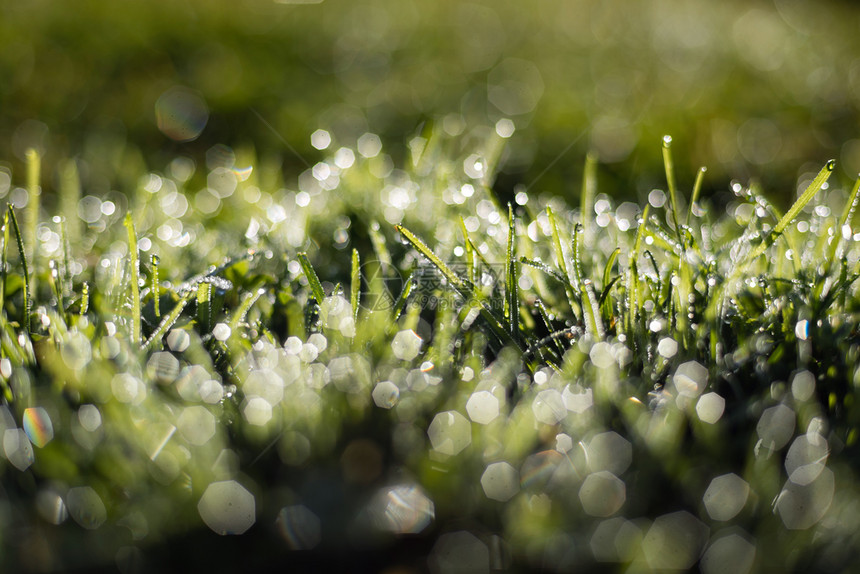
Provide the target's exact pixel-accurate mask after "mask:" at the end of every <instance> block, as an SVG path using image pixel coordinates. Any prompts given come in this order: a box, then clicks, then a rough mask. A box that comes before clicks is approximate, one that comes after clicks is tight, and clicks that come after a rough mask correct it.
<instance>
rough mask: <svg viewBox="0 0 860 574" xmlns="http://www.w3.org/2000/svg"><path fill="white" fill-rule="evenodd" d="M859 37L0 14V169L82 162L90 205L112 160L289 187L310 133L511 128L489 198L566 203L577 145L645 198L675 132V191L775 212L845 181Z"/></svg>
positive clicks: (620, 20)
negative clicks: (253, 156)
mask: <svg viewBox="0 0 860 574" xmlns="http://www.w3.org/2000/svg"><path fill="white" fill-rule="evenodd" d="M858 29H860V10H858V9H857V8H856V5H855V4H854V3H852V2H804V1H800V0H772V1H756V2H747V1H744V2H736V1H724V2H704V1H691V2H683V3H681V2H674V1H669V0H655V1H649V2H620V1H603V2H591V1H585V0H574V1H559V0H533V1H529V2H522V1H519V2H514V1H510V0H494V1H478V2H458V1H452V0H440V1H436V2H421V1H417V0H414V1H413V0H397V1H388V0H375V1H363V2H354V1H346V0H325V1H323V2H320V3H290V2H287V3H279V2H272V1H262V0H238V1H237V0H231V1H229V2H228V1H225V0H214V1H209V2H175V1H167V0H150V1H147V2H141V1H135V0H132V1H128V2H121V3H117V2H106V1H100V0H93V1H85V2H75V3H62V2H52V1H49V0H35V1H32V2H10V1H4V2H2V3H0V78H2V81H0V110H2V113H0V158H3V159H4V160H7V161H8V162H10V163H11V164H12V166H11V167H13V168H15V169H16V171H18V169H20V162H22V161H23V154H24V150H25V148H27V147H28V146H36V147H37V148H39V149H41V150H43V152H44V153H45V154H46V159H45V162H44V165H47V166H51V165H55V163H56V162H55V161H54V160H56V159H60V158H63V157H69V156H75V157H78V158H79V159H80V160H82V161H83V165H84V169H82V175H83V177H84V185H85V187H86V188H87V189H89V190H91V191H92V192H98V191H100V190H101V191H106V189H104V188H107V187H110V186H111V183H110V182H109V181H107V180H106V177H107V176H106V175H105V174H108V173H110V170H107V169H106V168H105V169H102V167H101V166H102V164H103V162H106V161H114V162H116V161H118V160H117V158H118V157H121V155H122V151H123V150H124V149H127V147H126V146H129V145H133V146H134V147H135V148H138V149H141V150H144V157H145V159H146V160H147V162H148V163H149V164H150V165H152V166H153V167H155V168H159V167H161V166H163V165H164V163H166V161H167V160H168V158H171V157H173V156H175V155H176V154H179V153H181V154H188V155H192V156H195V155H200V156H202V154H203V153H204V152H205V150H206V149H208V148H210V147H211V146H212V145H213V144H215V143H224V144H228V145H239V144H252V145H253V146H255V147H256V149H257V150H259V151H262V152H268V153H272V154H281V156H282V160H283V163H284V170H285V173H286V174H288V175H291V176H293V177H294V176H295V175H296V174H298V172H300V171H301V170H303V169H305V167H306V165H305V164H306V163H308V164H313V163H314V161H316V156H315V154H316V153H318V152H316V150H314V149H313V148H312V147H311V145H310V139H309V135H310V134H311V133H312V132H313V131H314V130H315V129H317V128H324V129H327V130H329V131H330V132H331V133H332V134H333V135H334V136H335V138H336V139H337V140H338V141H339V142H341V143H342V144H343V145H354V142H355V139H356V138H357V137H358V136H360V135H361V134H362V133H364V132H366V131H372V132H374V133H379V134H380V135H382V137H383V140H384V141H386V142H391V143H394V144H396V145H394V146H392V149H400V150H406V149H407V147H406V145H405V144H406V142H408V141H409V139H410V138H411V137H412V136H413V135H414V134H416V133H417V132H418V130H420V129H421V127H422V125H426V124H425V122H428V121H433V122H437V123H440V122H441V123H442V125H443V126H444V128H445V130H446V131H448V132H449V133H453V134H456V133H458V132H460V131H463V130H466V129H471V128H472V127H473V126H476V125H488V126H492V125H493V123H495V122H496V121H497V120H498V119H500V118H503V117H506V118H510V119H512V120H513V121H514V124H515V126H516V128H517V131H516V133H515V135H514V137H513V138H512V139H511V141H510V143H509V145H508V146H507V150H506V152H505V156H504V158H503V163H502V166H501V173H500V174H499V177H498V181H497V184H496V185H497V187H498V188H499V190H500V191H501V192H506V191H509V190H511V189H513V187H514V186H515V185H516V184H523V185H531V186H538V187H540V188H542V189H548V190H551V191H554V192H557V193H562V194H565V195H568V196H575V195H576V193H578V189H579V181H580V175H579V174H580V173H581V160H582V156H583V155H584V153H585V152H586V151H587V150H589V149H591V150H594V151H597V152H598V155H599V157H600V158H601V162H602V165H603V167H602V168H601V169H602V172H601V173H602V175H601V177H602V181H603V182H604V186H605V187H604V190H606V191H609V192H610V193H613V194H616V195H619V194H621V195H627V196H632V195H634V194H640V195H641V194H643V193H644V194H647V192H648V191H649V190H650V188H651V187H652V186H656V185H660V184H662V180H661V179H660V175H661V171H662V170H661V168H660V166H659V163H658V162H659V145H658V142H659V138H660V137H662V136H663V134H671V135H673V137H674V138H675V141H676V150H677V151H676V161H677V162H678V164H679V168H680V169H681V171H679V174H681V180H680V182H681V183H682V184H686V185H687V186H689V183H690V182H691V180H692V175H691V174H692V170H694V169H695V168H697V167H699V166H700V165H706V166H708V168H709V170H710V171H709V177H708V182H707V183H706V188H709V189H710V190H713V189H715V188H723V189H725V188H726V187H727V184H728V180H729V178H738V179H741V180H745V179H747V178H750V177H756V178H759V179H761V180H762V182H763V184H764V188H765V190H766V192H768V193H769V194H771V195H772V196H773V197H775V198H777V201H780V202H788V201H789V200H790V197H791V195H792V194H793V192H794V189H793V188H794V185H795V178H796V177H797V175H798V174H799V173H801V172H802V171H804V170H805V169H806V168H805V167H804V164H805V163H806V162H812V164H815V165H820V163H821V162H822V161H824V160H826V159H828V158H830V157H834V158H836V159H837V160H840V161H841V167H842V170H841V171H842V177H843V178H848V177H854V176H855V175H856V173H857V172H858V171H860V139H857V138H858V134H857V127H858V126H857V120H858V110H860V40H858V35H857V33H856V31H857V30H858ZM177 86H179V87H181V88H185V89H188V90H192V91H193V92H192V93H194V94H196V95H197V96H199V97H200V98H201V100H200V101H197V102H196V103H195V102H192V103H191V104H189V105H191V106H192V108H193V106H194V105H197V104H199V103H200V102H201V101H202V102H203V103H205V106H206V107H205V109H207V110H208V112H209V116H208V121H207V122H206V123H205V129H203V131H202V133H200V135H199V137H197V138H196V139H194V140H193V141H190V142H184V143H178V142H174V141H173V140H171V139H170V138H168V137H166V136H165V134H164V133H162V132H160V131H159V130H158V129H157V125H156V113H155V109H156V102H157V101H158V98H159V97H160V96H162V94H164V93H165V92H166V91H168V90H170V89H171V88H175V87H177ZM186 93H187V92H186ZM184 111H185V112H188V110H184ZM191 111H194V110H193V109H192V110H191ZM198 111H199V110H198ZM177 113H180V114H181V113H183V110H179V111H178V112H177ZM188 113H190V112H188ZM204 119H205V117H204ZM267 124H268V125H267ZM282 140H283V141H282ZM284 142H287V144H288V145H285V143H284ZM289 147H293V148H295V150H296V152H297V153H295V154H294V153H292V152H291V151H290V149H289ZM398 159H400V160H402V158H396V157H395V160H396V161H397V160H398ZM684 170H687V171H684ZM19 173H21V172H20V171H19ZM643 174H645V175H643ZM685 174H686V176H685ZM47 175H49V176H50V174H47ZM649 177H653V178H654V179H653V180H650V179H649ZM50 180H51V178H50V177H48V178H47V181H48V184H47V185H46V187H48V188H50V187H51V186H50ZM287 181H290V179H288V180H287ZM114 185H115V184H114ZM783 196H784V199H780V198H783Z"/></svg>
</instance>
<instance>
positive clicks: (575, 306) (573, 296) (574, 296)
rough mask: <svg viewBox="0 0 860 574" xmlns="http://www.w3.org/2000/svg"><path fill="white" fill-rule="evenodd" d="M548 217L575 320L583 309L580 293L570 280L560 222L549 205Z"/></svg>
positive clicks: (554, 248) (557, 261)
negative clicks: (559, 227)
mask: <svg viewBox="0 0 860 574" xmlns="http://www.w3.org/2000/svg"><path fill="white" fill-rule="evenodd" d="M546 213H547V217H548V218H549V225H550V229H551V231H552V247H553V251H554V252H555V259H556V263H557V265H558V269H559V271H561V276H562V277H564V292H565V294H566V295H567V302H568V304H569V305H570V310H571V312H572V313H573V318H574V320H575V319H576V318H577V312H578V311H581V307H580V306H579V303H578V300H579V294H578V293H577V291H576V288H575V287H574V286H573V285H572V284H571V282H570V275H568V273H567V262H566V261H565V259H564V250H563V249H562V247H561V236H560V235H559V233H558V222H557V221H556V219H555V213H553V211H552V208H551V207H549V206H547V208H546Z"/></svg>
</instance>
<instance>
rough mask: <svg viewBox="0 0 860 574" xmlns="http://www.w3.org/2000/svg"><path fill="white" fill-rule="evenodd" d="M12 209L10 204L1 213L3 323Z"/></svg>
mask: <svg viewBox="0 0 860 574" xmlns="http://www.w3.org/2000/svg"><path fill="white" fill-rule="evenodd" d="M11 210H12V206H11V205H9V207H8V209H6V213H5V214H3V253H2V258H3V259H2V261H0V264H2V269H0V273H2V275H0V321H2V323H0V324H5V323H6V313H5V309H6V277H7V276H8V275H9V260H8V257H7V254H6V247H7V246H8V245H9V212H10V211H11Z"/></svg>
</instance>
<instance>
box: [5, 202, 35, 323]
mask: <svg viewBox="0 0 860 574" xmlns="http://www.w3.org/2000/svg"><path fill="white" fill-rule="evenodd" d="M7 214H8V215H9V219H10V220H11V221H12V230H13V231H14V232H15V241H16V242H17V243H18V253H19V254H20V256H21V266H22V267H23V268H24V325H25V326H26V327H27V333H30V332H31V325H30V314H31V313H32V309H33V301H32V300H31V299H30V266H29V265H28V263H27V253H26V252H25V251H24V238H23V237H21V228H20V227H19V226H18V218H17V217H16V216H15V209H14V208H13V207H12V205H11V204H10V205H9V210H8V211H7Z"/></svg>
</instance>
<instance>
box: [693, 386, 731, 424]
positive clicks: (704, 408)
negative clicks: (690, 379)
mask: <svg viewBox="0 0 860 574" xmlns="http://www.w3.org/2000/svg"><path fill="white" fill-rule="evenodd" d="M725 409H726V399H724V398H723V397H721V396H720V395H718V394H717V393H706V394H704V395H702V396H701V397H700V398H699V400H698V402H696V414H697V415H698V416H699V420H700V421H702V422H703V423H707V424H710V425H712V424H715V423H716V422H717V421H718V420H720V418H721V417H722V416H723V412H724V411H725Z"/></svg>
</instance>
